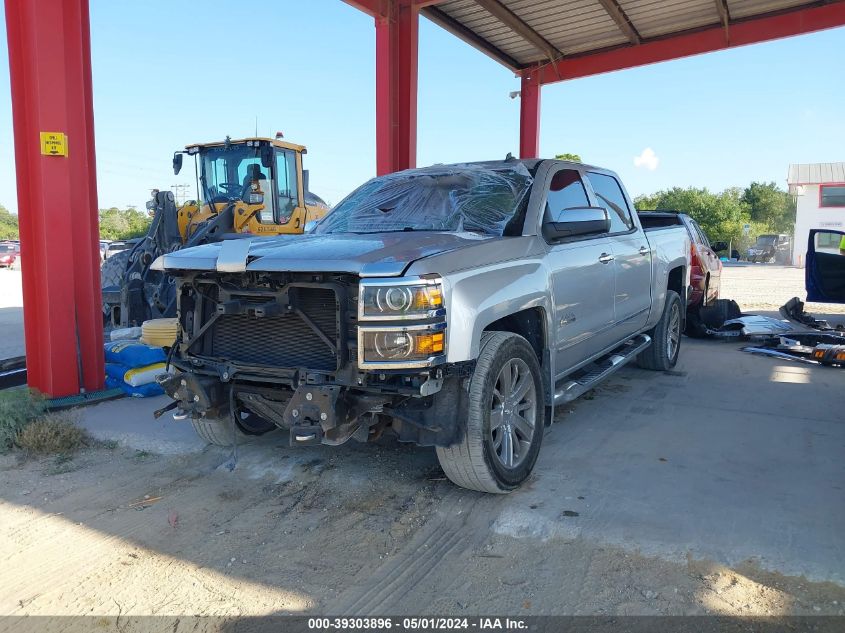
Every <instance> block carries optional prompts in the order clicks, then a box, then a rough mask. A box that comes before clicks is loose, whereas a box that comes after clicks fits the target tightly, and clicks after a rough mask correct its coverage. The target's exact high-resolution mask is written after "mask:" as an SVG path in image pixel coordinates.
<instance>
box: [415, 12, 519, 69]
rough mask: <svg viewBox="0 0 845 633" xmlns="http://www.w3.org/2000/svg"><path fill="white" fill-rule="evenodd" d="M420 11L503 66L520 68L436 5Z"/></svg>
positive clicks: (502, 52) (514, 61) (513, 60)
mask: <svg viewBox="0 0 845 633" xmlns="http://www.w3.org/2000/svg"><path fill="white" fill-rule="evenodd" d="M420 13H421V14H422V15H424V16H425V17H426V18H428V19H429V20H431V21H432V22H434V23H435V24H436V25H437V26H439V27H440V28H442V29H444V30H446V31H448V32H449V33H451V34H452V35H454V36H455V37H458V38H460V39H462V40H463V41H464V42H466V43H467V44H469V45H470V46H472V47H473V48H476V49H478V50H479V51H481V52H482V53H484V54H485V55H487V56H488V57H491V58H493V59H494V60H496V61H497V62H499V63H500V64H502V65H503V66H507V67H508V68H510V69H511V70H513V71H514V72H516V71H517V70H518V69H519V68H520V64H519V62H518V61H516V60H515V59H514V58H513V57H511V56H510V55H508V54H507V53H505V52H504V51H502V50H501V49H499V48H497V47H495V46H493V44H491V43H490V42H488V41H487V40H485V39H484V38H482V37H481V36H479V35H478V34H477V33H476V32H475V31H472V30H471V29H468V28H467V27H465V26H464V25H463V24H461V23H460V22H458V21H457V20H456V19H455V18H453V17H452V16H450V15H449V14H448V13H446V12H445V11H442V10H441V9H438V8H437V7H431V6H429V7H426V8H424V9H421V10H420Z"/></svg>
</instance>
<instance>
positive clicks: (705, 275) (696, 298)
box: [639, 211, 728, 336]
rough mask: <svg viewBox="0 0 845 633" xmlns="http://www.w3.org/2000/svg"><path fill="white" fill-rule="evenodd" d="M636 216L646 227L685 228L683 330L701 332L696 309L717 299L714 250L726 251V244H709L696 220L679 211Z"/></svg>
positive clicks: (717, 263) (718, 262)
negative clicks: (686, 283)
mask: <svg viewBox="0 0 845 633" xmlns="http://www.w3.org/2000/svg"><path fill="white" fill-rule="evenodd" d="M639 216H640V222H642V225H643V227H645V228H646V229H648V228H657V227H660V226H677V225H681V226H683V227H684V228H686V230H687V234H688V235H689V238H690V288H689V294H688V295H687V321H686V330H685V333H686V334H687V335H689V336H701V335H703V334H704V328H703V326H702V324H701V320H700V319H699V311H700V310H701V308H703V307H706V306H709V305H711V304H712V303H713V302H714V301H716V299H718V298H719V289H720V286H721V281H722V261H721V260H720V259H719V255H718V254H717V253H718V252H719V251H724V250H727V248H728V244H727V243H725V242H713V243H712V244H711V243H710V240H709V239H708V238H707V235H706V234H705V233H704V230H703V229H702V228H701V227H700V226H699V224H698V222H696V221H695V220H693V219H692V218H691V217H690V216H688V215H687V214H686V213H681V212H680V211H641V212H640V213H639Z"/></svg>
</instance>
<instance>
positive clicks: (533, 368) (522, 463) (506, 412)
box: [436, 332, 545, 494]
mask: <svg viewBox="0 0 845 633" xmlns="http://www.w3.org/2000/svg"><path fill="white" fill-rule="evenodd" d="M541 375H542V374H541V373H540V364H539V362H538V361H537V355H536V354H535V353H534V350H533V348H532V347H531V344H530V343H529V342H528V341H526V340H525V339H524V338H523V337H521V336H519V335H518V334H512V333H510V332H485V333H484V334H483V335H482V337H481V349H480V351H479V354H478V362H477V363H476V366H475V371H474V372H473V374H472V378H470V384H469V394H468V398H467V401H468V402H467V405H466V408H465V409H464V411H463V412H462V413H463V417H464V419H465V420H466V429H465V432H464V434H463V437H462V438H461V440H460V441H459V442H457V443H455V444H453V445H452V446H446V447H441V446H438V447H437V449H436V450H437V459H438V461H439V462H440V466H441V467H442V468H443V472H444V473H446V476H447V477H448V478H449V479H450V480H451V481H452V482H453V483H455V484H457V485H458V486H460V487H462V488H468V489H470V490H478V491H480V492H491V493H494V494H504V493H507V492H510V491H511V490H514V489H515V488H517V487H518V486H519V485H520V484H522V482H524V481H525V480H526V479H527V478H528V476H529V475H530V474H531V471H532V469H533V468H534V463H535V462H536V461H537V454H538V453H539V451H540V444H541V443H542V441H543V432H544V421H545V406H544V405H545V400H544V394H543V381H542V378H541ZM515 440H516V444H514V441H515Z"/></svg>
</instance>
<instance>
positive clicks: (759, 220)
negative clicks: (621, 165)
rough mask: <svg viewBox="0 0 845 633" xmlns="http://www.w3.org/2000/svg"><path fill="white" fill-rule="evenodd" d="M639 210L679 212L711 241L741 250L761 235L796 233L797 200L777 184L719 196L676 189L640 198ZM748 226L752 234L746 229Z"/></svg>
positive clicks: (736, 189) (761, 184)
mask: <svg viewBox="0 0 845 633" xmlns="http://www.w3.org/2000/svg"><path fill="white" fill-rule="evenodd" d="M634 203H635V204H636V207H637V210H639V211H654V210H675V211H681V212H683V213H687V214H689V215H690V216H691V217H692V218H693V219H694V220H695V221H696V222H698V224H699V225H700V226H701V228H702V229H704V232H705V233H706V234H707V237H708V238H710V240H711V241H725V242H730V243H731V244H733V247H734V248H737V249H739V250H741V249H742V248H745V247H746V246H749V245H750V244H751V243H752V242H753V241H754V239H755V238H756V237H757V236H758V235H763V234H765V233H792V230H793V227H794V226H795V201H794V200H793V198H792V196H790V195H789V194H788V193H787V192H786V191H783V190H781V189H780V188H779V187H778V186H777V184H775V183H774V182H752V183H751V184H750V185H749V186H748V187H746V188H745V189H741V188H739V187H730V188H728V189H725V190H724V191H722V192H719V193H715V192H712V191H709V190H708V189H702V188H697V187H687V188H681V187H673V188H672V189H667V190H665V191H658V192H657V193H653V194H650V195H643V196H638V197H637V198H636V199H635V200H634ZM746 224H748V225H749V226H750V229H749V231H748V235H745V232H744V230H743V227H744V225H746Z"/></svg>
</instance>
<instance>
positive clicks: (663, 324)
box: [637, 290, 683, 371]
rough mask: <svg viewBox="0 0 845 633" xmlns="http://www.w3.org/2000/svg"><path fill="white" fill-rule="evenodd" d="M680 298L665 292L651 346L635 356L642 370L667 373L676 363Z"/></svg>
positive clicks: (679, 348)
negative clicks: (664, 301) (664, 300)
mask: <svg viewBox="0 0 845 633" xmlns="http://www.w3.org/2000/svg"><path fill="white" fill-rule="evenodd" d="M682 322H683V319H682V318H681V298H680V297H679V296H678V293H677V292H675V291H674V290H667V291H666V303H665V305H664V306H663V314H662V315H661V316H660V320H659V321H658V322H657V325H655V326H654V329H653V330H652V331H651V332H650V334H651V346H650V347H649V348H648V349H646V350H645V351H643V352H640V354H639V356H637V364H638V365H639V366H640V367H642V368H643V369H651V370H653V371H668V370H670V369H672V368H673V367H674V366H675V363H677V362H678V354H679V353H680V351H681V326H682Z"/></svg>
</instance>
